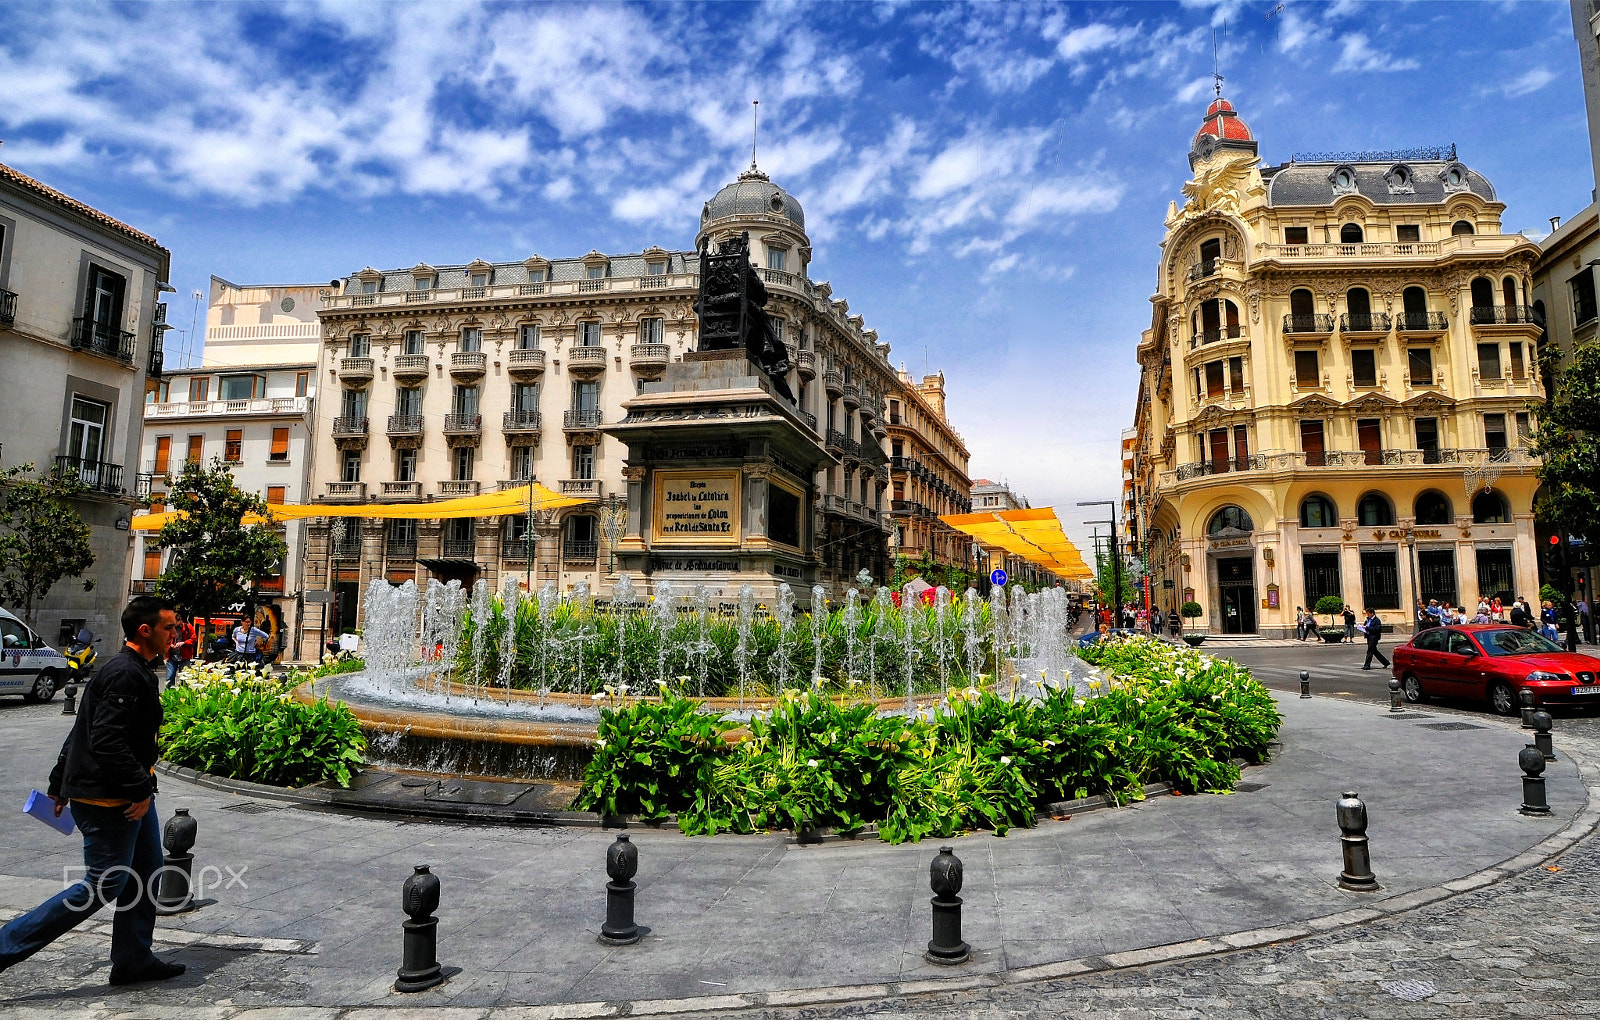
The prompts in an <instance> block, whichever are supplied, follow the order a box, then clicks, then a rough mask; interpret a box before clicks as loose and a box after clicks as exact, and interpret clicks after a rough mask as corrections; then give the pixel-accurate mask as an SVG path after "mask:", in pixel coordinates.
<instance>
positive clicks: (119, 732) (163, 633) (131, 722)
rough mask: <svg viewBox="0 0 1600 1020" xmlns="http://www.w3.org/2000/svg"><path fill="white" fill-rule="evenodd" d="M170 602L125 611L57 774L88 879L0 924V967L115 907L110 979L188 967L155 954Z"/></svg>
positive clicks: (58, 795)
mask: <svg viewBox="0 0 1600 1020" xmlns="http://www.w3.org/2000/svg"><path fill="white" fill-rule="evenodd" d="M177 622H178V618H177V615H176V614H175V613H174V612H173V611H172V603H170V602H168V601H166V600H165V599H161V598H157V597H155V596H153V595H141V596H139V597H138V598H136V599H134V600H133V601H132V602H129V603H128V607H127V608H126V609H124V610H123V611H122V633H123V636H124V638H126V644H124V646H123V648H122V650H121V651H120V652H118V653H117V654H116V655H115V656H113V657H112V658H111V661H110V662H108V663H106V665H105V666H104V668H102V669H101V670H100V672H98V673H96V674H95V675H94V678H93V679H92V680H90V681H89V686H88V687H87V688H86V689H85V690H84V693H83V703H82V706H81V707H80V708H79V709H78V717H77V719H76V720H74V721H73V725H72V732H71V733H69V734H68V735H67V740H66V743H64V744H63V745H62V747H61V754H60V755H59V756H58V757H57V759H56V767H55V769H54V770H53V771H51V773H50V790H49V793H50V799H51V800H53V801H55V804H56V813H57V815H59V814H60V813H61V809H62V808H63V807H64V806H65V805H66V804H67V803H68V802H69V801H70V802H71V804H72V817H73V820H74V821H75V822H77V825H78V828H79V829H80V830H81V831H82V832H83V863H84V867H85V874H84V877H83V880H82V881H80V882H78V883H76V884H75V885H72V886H70V887H69V888H67V889H64V890H62V891H61V892H59V893H57V894H56V895H55V896H52V897H51V898H50V899H48V900H46V901H45V902H43V903H41V904H40V905H39V906H37V907H35V908H33V909H32V910H30V911H28V912H27V913H26V914H23V915H22V916H21V917H19V918H17V919H16V920H14V921H12V922H11V923H9V924H7V925H6V926H5V927H3V928H0V970H5V969H6V968H8V967H12V966H14V965H16V964H18V963H20V962H22V961H23V960H26V959H27V958H28V957H30V956H32V955H33V954H34V953H37V952H38V951H39V950H41V949H43V948H44V947H45V946H47V945H49V944H50V943H51V942H53V941H55V940H56V939H58V938H60V937H61V936H62V935H64V934H66V933H67V932H68V931H70V930H72V929H73V928H75V927H77V926H78V925H79V924H82V923H83V922H84V921H86V920H88V919H89V918H90V917H92V916H94V914H96V913H97V912H98V911H99V910H100V908H101V907H104V906H110V905H115V908H116V915H115V917H113V918H112V921H111V975H110V980H111V983H112V984H113V985H131V984H136V983H138V982H140V981H165V980H167V979H168V978H174V977H177V976H178V975H179V974H182V973H183V971H184V966H183V964H181V963H167V962H165V961H163V960H159V959H157V958H156V956H155V954H154V953H152V952H151V951H150V943H151V939H152V937H153V936H154V933H155V924H156V903H155V894H156V890H155V879H156V877H157V873H158V872H159V871H160V870H161V866H162V856H161V824H160V821H159V820H158V819H157V817H156V803H155V790H156V779H155V764H156V759H157V757H158V752H157V749H156V733H157V731H159V730H160V729H161V690H160V686H159V684H158V682H157V680H156V675H155V673H154V672H153V669H152V664H154V663H158V662H160V661H161V657H162V656H163V655H165V654H166V652H167V649H168V648H169V647H170V646H171V643H172V630H173V628H174V627H175V626H176V625H177Z"/></svg>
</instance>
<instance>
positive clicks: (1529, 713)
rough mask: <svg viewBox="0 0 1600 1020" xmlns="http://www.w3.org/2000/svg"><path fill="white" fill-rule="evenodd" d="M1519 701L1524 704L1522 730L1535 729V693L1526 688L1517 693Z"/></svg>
mask: <svg viewBox="0 0 1600 1020" xmlns="http://www.w3.org/2000/svg"><path fill="white" fill-rule="evenodd" d="M1517 700H1518V701H1520V702H1521V703H1522V728H1523V729H1525V730H1531V729H1533V692H1532V691H1530V690H1528V689H1527V688H1526V687H1524V688H1523V689H1522V690H1520V691H1518V692H1517Z"/></svg>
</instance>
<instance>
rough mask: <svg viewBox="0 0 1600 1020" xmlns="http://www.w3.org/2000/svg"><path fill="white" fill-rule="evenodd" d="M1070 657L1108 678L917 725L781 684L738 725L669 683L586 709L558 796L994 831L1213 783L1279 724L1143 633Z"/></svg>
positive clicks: (1218, 671)
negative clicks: (570, 784)
mask: <svg viewBox="0 0 1600 1020" xmlns="http://www.w3.org/2000/svg"><path fill="white" fill-rule="evenodd" d="M1085 657H1086V658H1091V660H1092V661H1096V662H1098V663H1099V665H1100V666H1101V667H1102V668H1103V669H1105V670H1106V672H1107V673H1108V675H1110V676H1111V677H1112V678H1113V679H1112V680H1111V681H1110V682H1109V684H1108V686H1107V687H1106V688H1105V689H1104V690H1097V691H1093V692H1091V693H1092V695H1093V696H1091V697H1089V698H1078V697H1076V696H1075V695H1074V692H1073V691H1072V690H1071V689H1070V688H1068V689H1065V690H1054V691H1050V692H1048V693H1047V695H1046V697H1044V698H1043V699H1041V700H1038V701H1033V700H1008V699H1006V698H1003V697H1001V696H999V695H998V694H996V693H995V692H994V691H979V690H977V689H975V688H969V689H967V690H965V691H962V692H958V693H956V694H954V695H952V696H951V697H950V698H949V699H948V701H947V702H946V704H944V705H943V706H941V708H940V709H939V711H938V712H937V713H936V714H935V715H934V716H933V718H931V719H930V718H927V717H924V716H917V717H913V718H910V719H908V718H906V717H904V716H899V715H894V716H880V715H878V714H877V713H876V711H875V708H874V707H873V706H872V705H870V704H862V703H859V702H856V703H849V702H847V701H846V700H845V699H843V698H833V697H826V696H822V695H816V694H811V693H800V692H797V691H793V690H791V691H786V692H784V693H783V694H782V695H781V696H780V697H779V698H778V699H777V701H776V702H775V703H773V704H771V705H770V707H769V710H767V711H765V712H762V713H758V714H757V715H756V717H755V718H754V719H752V720H751V722H750V723H749V726H748V730H747V731H745V732H737V731H735V730H734V727H735V725H736V724H734V723H731V722H728V721H724V720H719V719H717V718H715V717H714V716H711V715H708V714H705V713H703V712H700V711H699V710H698V705H697V703H696V702H695V701H694V700H692V699H689V698H685V697H683V696H681V695H680V694H678V693H676V692H674V691H673V690H671V689H670V687H669V688H668V689H666V690H665V691H664V692H663V693H664V696H663V698H662V699H661V700H660V701H659V702H656V701H626V702H624V703H622V704H620V705H617V704H614V705H611V706H609V707H605V708H603V709H602V711H601V718H600V728H599V733H598V738H599V739H598V744H597V750H596V753H595V756H594V759H593V760H592V761H591V762H590V763H589V766H588V769H587V771H586V772H585V775H584V783H583V788H582V790H581V792H580V793H579V795H578V798H577V800H576V802H575V804H574V806H575V807H576V808H578V809H581V810H593V811H598V812H600V813H602V814H608V815H618V814H638V815H640V816H642V817H645V818H650V819H660V818H664V817H666V816H667V815H669V814H675V815H676V816H677V818H678V826H679V828H680V829H682V830H683V831H684V832H686V833H689V834H709V833H715V832H720V831H733V832H753V831H758V830H763V829H772V828H790V829H795V830H804V829H815V828H821V827H824V826H832V827H835V828H838V829H840V830H843V831H854V830H858V829H860V828H861V827H863V826H864V825H866V824H867V823H869V822H876V823H877V825H878V831H879V834H880V836H881V837H882V838H883V839H885V840H888V841H890V842H895V843H898V842H904V841H907V840H912V841H915V840H919V839H922V838H923V837H925V836H937V837H941V838H943V837H948V836H953V835H955V834H957V833H959V832H963V831H969V830H973V829H989V830H992V831H993V832H994V833H995V834H996V835H1004V834H1005V832H1006V830H1007V829H1008V828H1010V827H1012V826H1028V825H1032V824H1033V822H1034V818H1035V813H1036V811H1037V809H1038V807H1039V806H1040V805H1041V804H1043V803H1049V802H1051V801H1055V800H1058V799H1063V798H1065V799H1075V798H1080V797H1085V796H1088V795H1090V794H1092V793H1109V794H1111V795H1113V796H1115V797H1117V798H1119V799H1137V798H1139V797H1140V796H1142V792H1141V790H1142V787H1143V786H1144V785H1145V784H1148V783H1152V782H1156V781H1160V780H1165V781H1168V782H1171V783H1172V784H1173V785H1174V786H1176V787H1177V788H1178V789H1180V790H1182V791H1184V792H1189V793H1192V792H1197V791H1216V792H1225V791H1229V790H1231V789H1232V787H1233V784H1234V783H1235V782H1237V780H1238V778H1239V770H1238V767H1237V766H1235V765H1234V764H1233V763H1232V760H1233V759H1234V758H1245V759H1248V760H1254V761H1259V760H1261V759H1262V758H1264V757H1265V755H1266V750H1267V744H1268V742H1269V741H1270V740H1271V739H1272V738H1273V736H1274V735H1275V734H1276V733H1277V729H1278V726H1279V724H1280V723H1281V721H1282V720H1281V717H1280V716H1279V715H1278V712H1277V708H1276V706H1275V705H1274V703H1273V700H1272V697H1271V695H1270V694H1269V693H1268V692H1267V691H1266V689H1265V688H1264V687H1262V686H1261V685H1260V684H1258V683H1256V682H1255V681H1254V680H1253V679H1251V677H1250V675H1249V672H1248V671H1247V670H1245V669H1243V668H1242V667H1240V666H1238V665H1236V664H1234V663H1233V662H1230V661H1227V660H1221V659H1212V658H1210V657H1208V656H1204V655H1201V654H1200V653H1198V652H1194V651H1191V650H1188V649H1178V648H1173V647H1172V646H1169V645H1166V644H1164V643H1162V642H1160V641H1157V640H1154V639H1150V638H1131V639H1127V640H1112V641H1109V642H1103V643H1101V644H1100V645H1097V646H1096V647H1095V648H1094V649H1091V650H1089V651H1087V652H1086V653H1085Z"/></svg>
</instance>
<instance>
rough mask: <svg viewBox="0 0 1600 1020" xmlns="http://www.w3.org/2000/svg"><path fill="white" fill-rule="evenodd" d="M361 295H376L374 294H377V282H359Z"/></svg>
mask: <svg viewBox="0 0 1600 1020" xmlns="http://www.w3.org/2000/svg"><path fill="white" fill-rule="evenodd" d="M361 293H363V294H376V293H378V281H377V280H362V281H361Z"/></svg>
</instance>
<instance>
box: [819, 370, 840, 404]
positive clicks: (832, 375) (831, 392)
mask: <svg viewBox="0 0 1600 1020" xmlns="http://www.w3.org/2000/svg"><path fill="white" fill-rule="evenodd" d="M822 385H823V386H824V387H825V388H826V389H827V391H828V396H829V397H832V398H834V399H838V398H839V397H841V396H843V395H844V373H843V372H841V371H839V370H838V369H837V368H830V369H828V370H827V371H826V372H824V373H822Z"/></svg>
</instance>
